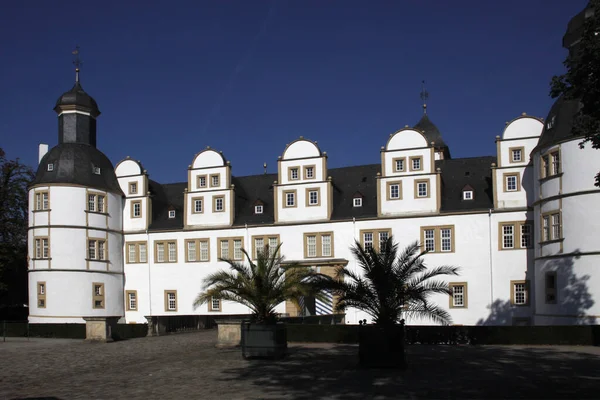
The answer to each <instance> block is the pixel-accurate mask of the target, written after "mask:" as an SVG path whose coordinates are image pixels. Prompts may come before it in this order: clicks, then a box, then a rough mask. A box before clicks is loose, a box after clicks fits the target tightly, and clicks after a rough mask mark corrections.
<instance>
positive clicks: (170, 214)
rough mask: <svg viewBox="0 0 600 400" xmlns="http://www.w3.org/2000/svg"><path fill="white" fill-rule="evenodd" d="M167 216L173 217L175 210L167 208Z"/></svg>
mask: <svg viewBox="0 0 600 400" xmlns="http://www.w3.org/2000/svg"><path fill="white" fill-rule="evenodd" d="M169 218H175V210H169Z"/></svg>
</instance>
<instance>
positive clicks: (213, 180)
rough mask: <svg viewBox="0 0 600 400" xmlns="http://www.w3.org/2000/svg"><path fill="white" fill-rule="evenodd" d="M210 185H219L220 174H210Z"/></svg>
mask: <svg viewBox="0 0 600 400" xmlns="http://www.w3.org/2000/svg"><path fill="white" fill-rule="evenodd" d="M210 186H212V187H217V186H219V174H214V175H211V176H210Z"/></svg>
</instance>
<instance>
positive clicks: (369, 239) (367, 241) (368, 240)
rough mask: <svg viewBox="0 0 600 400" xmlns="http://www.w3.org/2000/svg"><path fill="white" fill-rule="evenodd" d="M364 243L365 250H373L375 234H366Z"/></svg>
mask: <svg viewBox="0 0 600 400" xmlns="http://www.w3.org/2000/svg"><path fill="white" fill-rule="evenodd" d="M363 243H364V248H365V250H368V249H372V248H373V233H371V232H369V233H365V234H364V235H363Z"/></svg>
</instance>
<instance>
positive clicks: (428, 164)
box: [383, 149, 435, 176]
mask: <svg viewBox="0 0 600 400" xmlns="http://www.w3.org/2000/svg"><path fill="white" fill-rule="evenodd" d="M383 154H384V157H383V159H384V163H385V176H402V175H412V174H423V173H431V172H435V171H434V168H433V167H432V154H433V152H432V151H431V149H418V150H399V151H386V152H385V153H383ZM415 156H420V157H423V160H422V163H423V164H422V166H421V170H419V171H411V170H410V157H415ZM400 157H404V158H405V160H404V169H405V171H404V172H395V171H394V162H393V160H394V158H400ZM433 157H435V155H434V156H433ZM433 161H435V159H434V160H433Z"/></svg>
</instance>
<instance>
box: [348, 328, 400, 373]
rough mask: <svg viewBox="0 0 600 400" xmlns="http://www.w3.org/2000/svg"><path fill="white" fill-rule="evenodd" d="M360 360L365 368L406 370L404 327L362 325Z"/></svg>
mask: <svg viewBox="0 0 600 400" xmlns="http://www.w3.org/2000/svg"><path fill="white" fill-rule="evenodd" d="M358 358H359V363H360V365H361V366H363V367H370V368H405V367H406V355H405V351H404V326H403V325H393V326H387V327H383V326H378V325H360V326H359V328H358Z"/></svg>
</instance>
